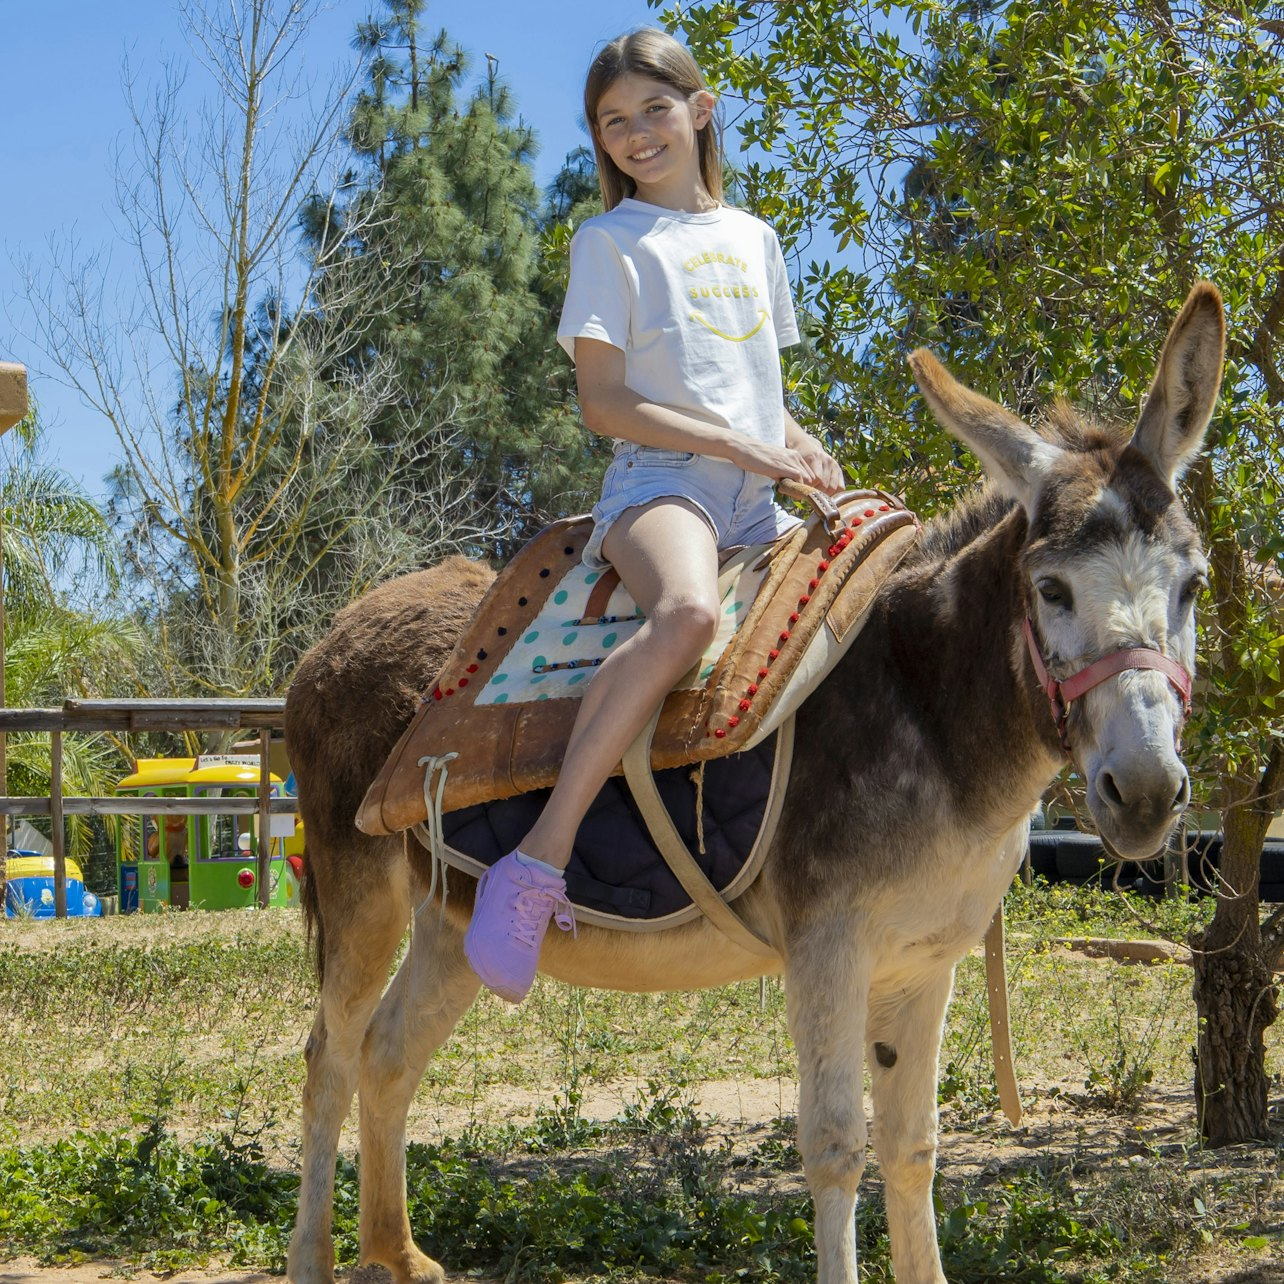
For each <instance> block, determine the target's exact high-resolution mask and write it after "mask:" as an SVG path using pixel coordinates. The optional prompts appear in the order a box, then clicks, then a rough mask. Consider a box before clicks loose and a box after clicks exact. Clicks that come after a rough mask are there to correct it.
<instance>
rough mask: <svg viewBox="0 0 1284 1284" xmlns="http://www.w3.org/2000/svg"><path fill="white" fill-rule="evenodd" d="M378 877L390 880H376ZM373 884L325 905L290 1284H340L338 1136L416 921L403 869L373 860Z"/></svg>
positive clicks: (308, 1055) (369, 876)
mask: <svg viewBox="0 0 1284 1284" xmlns="http://www.w3.org/2000/svg"><path fill="white" fill-rule="evenodd" d="M317 864H318V865H319V864H320V862H319V861H318V862H317ZM375 870H378V873H379V874H380V875H384V876H382V877H378V876H374V874H373V871H375ZM367 879H368V881H367V882H366V883H364V884H358V889H359V892H360V899H358V900H356V901H355V902H354V903H351V904H345V903H343V902H342V900H341V898H340V897H338V896H337V895H335V896H334V897H332V898H330V899H329V900H328V901H327V900H325V899H323V902H322V903H323V905H326V904H328V905H329V906H330V907H331V908H330V912H329V913H325V914H323V916H322V930H323V941H324V947H323V948H324V976H325V979H324V980H323V981H322V983H321V996H320V1001H319V1003H318V1005H317V1014H316V1018H315V1019H314V1021H313V1023H312V1032H311V1034H309V1036H308V1042H307V1047H306V1048H305V1050H304V1054H303V1055H304V1058H305V1060H306V1061H307V1067H308V1073H307V1081H306V1083H305V1084H304V1088H303V1154H302V1175H301V1179H300V1183H299V1212H298V1218H297V1220H296V1221H295V1225H294V1235H293V1237H292V1238H291V1240H290V1252H289V1258H288V1261H287V1265H286V1275H287V1277H288V1278H289V1279H290V1281H291V1284H331V1282H332V1281H333V1279H334V1239H333V1236H332V1234H331V1224H332V1212H333V1204H334V1165H335V1158H336V1156H337V1154H338V1149H339V1130H340V1128H342V1126H343V1120H344V1118H345V1116H346V1115H347V1113H348V1106H349V1105H350V1104H351V1102H352V1094H353V1092H354V1091H355V1090H356V1086H357V1073H358V1070H359V1068H360V1063H361V1043H362V1039H363V1038H364V1036H365V1032H366V1026H367V1025H368V1024H369V1023H370V1017H371V1015H372V1014H373V1012H374V1010H375V1008H376V1006H377V1005H378V1002H379V996H380V994H382V993H383V988H384V985H385V984H386V982H387V979H388V968H389V966H390V965H391V963H392V959H393V955H394V953H395V952H396V949H397V945H398V943H399V942H400V940H401V936H402V933H403V932H404V930H405V926H406V923H407V921H408V920H409V918H410V897H409V893H408V889H407V872H406V868H405V865H404V863H402V864H401V865H399V866H394V867H392V868H389V869H387V870H386V873H385V870H383V869H379V867H378V866H377V865H376V864H375V862H374V860H371V861H370V862H369V872H368V873H367ZM348 894H349V895H350V894H352V893H351V892H349V893H348Z"/></svg>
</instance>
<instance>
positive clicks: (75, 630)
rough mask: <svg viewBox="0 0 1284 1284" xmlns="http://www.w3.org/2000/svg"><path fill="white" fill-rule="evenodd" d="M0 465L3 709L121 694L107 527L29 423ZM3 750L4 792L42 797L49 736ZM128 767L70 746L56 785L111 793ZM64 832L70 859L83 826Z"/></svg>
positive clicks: (133, 663) (108, 747)
mask: <svg viewBox="0 0 1284 1284" xmlns="http://www.w3.org/2000/svg"><path fill="white" fill-rule="evenodd" d="M0 461H2V463H3V505H4V515H3V516H4V525H3V530H4V602H5V636H4V650H5V668H4V676H5V699H6V703H7V704H8V705H10V706H12V707H18V708H29V707H40V706H50V705H52V706H58V705H61V704H62V701H63V699H64V698H65V697H67V696H73V695H74V696H83V697H91V696H104V695H110V694H119V693H121V692H122V690H130V685H129V684H130V675H131V674H133V673H134V672H136V667H137V663H138V658H139V655H140V653H141V652H142V650H143V646H144V637H143V634H142V632H141V631H140V629H139V628H138V627H137V625H136V624H135V623H134V622H133V621H132V620H130V619H128V618H126V617H122V616H121V615H120V614H118V613H116V612H113V611H112V610H111V609H110V608H109V607H107V606H106V605H104V604H105V603H106V602H108V601H109V600H110V597H111V593H112V590H113V588H114V586H115V584H116V582H117V578H118V572H117V558H116V546H115V541H114V539H113V537H112V533H111V530H110V527H109V525H108V522H107V520H106V517H105V516H104V514H103V513H102V512H101V511H100V510H99V508H98V507H97V506H96V505H95V504H94V503H93V501H92V500H91V499H90V498H89V497H88V496H87V495H86V494H85V493H84V491H83V490H82V489H81V488H80V486H79V485H78V484H77V483H76V482H75V481H74V480H73V479H72V478H70V477H69V476H67V474H66V473H64V472H62V471H61V470H59V469H57V468H55V467H53V466H52V465H50V464H49V463H47V462H46V461H45V459H44V458H43V452H42V448H41V434H40V430H39V427H38V423H37V419H36V416H35V415H34V414H33V415H30V416H28V418H27V419H26V420H24V421H23V423H22V424H20V425H19V426H18V427H17V428H16V429H15V430H14V431H13V433H11V434H10V435H9V436H7V437H5V438H4V440H3V443H0ZM7 740H8V743H7V764H6V765H7V774H8V779H7V781H6V782H5V784H6V789H5V792H6V793H10V794H14V795H18V796H24V795H26V796H34V797H40V796H45V795H48V793H49V792H50V788H51V783H52V781H51V762H50V748H49V737H48V735H45V734H38V733H33V732H17V733H14V734H12V735H10V736H9V737H8V738H7ZM125 761H126V760H125V756H124V755H123V754H122V752H121V751H120V747H119V746H118V745H117V744H115V743H114V742H113V741H112V740H111V739H110V738H108V737H106V736H101V735H92V736H91V735H86V736H73V737H69V738H68V739H67V740H66V741H65V742H64V746H63V768H62V769H63V778H64V780H65V782H66V784H67V786H68V787H69V789H70V791H71V792H73V793H78V794H89V795H94V794H104V793H108V792H109V791H110V788H111V786H112V785H113V784H114V783H115V781H116V780H118V779H119V778H120V776H121V774H122V769H123V767H124V765H125ZM67 826H68V836H69V849H70V851H71V852H72V853H73V854H76V853H79V852H83V851H86V850H88V846H89V843H90V839H91V833H90V827H89V825H88V824H87V823H86V820H85V818H84V817H81V816H70V817H68V818H67ZM0 873H2V871H0ZM2 881H3V880H2V879H0V882H2Z"/></svg>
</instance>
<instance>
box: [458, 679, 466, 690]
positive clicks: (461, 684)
mask: <svg viewBox="0 0 1284 1284" xmlns="http://www.w3.org/2000/svg"><path fill="white" fill-rule="evenodd" d="M467 685H468V679H467V678H460V679H459V689H460V690H461V691H462V690H463V689H464V688H465V687H466V686H467Z"/></svg>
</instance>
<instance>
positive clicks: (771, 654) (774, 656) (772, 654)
mask: <svg viewBox="0 0 1284 1284" xmlns="http://www.w3.org/2000/svg"><path fill="white" fill-rule="evenodd" d="M767 659H768V660H779V659H780V652H779V651H768V652H767ZM762 676H763V677H766V674H765V673H764V674H763V675H762Z"/></svg>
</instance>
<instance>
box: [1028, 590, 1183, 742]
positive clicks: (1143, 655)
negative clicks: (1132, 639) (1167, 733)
mask: <svg viewBox="0 0 1284 1284" xmlns="http://www.w3.org/2000/svg"><path fill="white" fill-rule="evenodd" d="M1022 629H1023V631H1024V633H1025V643H1026V647H1027V648H1028V649H1029V652H1030V659H1031V660H1032V661H1033V663H1034V672H1035V675H1036V676H1037V677H1038V679H1039V688H1040V690H1041V691H1042V692H1043V694H1044V695H1046V696H1047V697H1048V703H1049V705H1050V706H1051V709H1052V721H1053V722H1054V723H1056V726H1057V734H1058V735H1059V736H1060V737H1061V747H1062V748H1063V749H1064V750H1065V751H1066V753H1069V752H1070V738H1069V736H1068V735H1067V733H1066V722H1067V719H1068V718H1069V717H1070V706H1071V705H1072V704H1073V703H1074V702H1075V701H1076V700H1078V699H1079V697H1080V696H1082V695H1084V694H1086V693H1087V692H1089V691H1091V690H1092V688H1093V687H1095V686H1100V685H1101V683H1103V682H1104V681H1105V680H1106V679H1107V678H1112V677H1114V675H1115V674H1116V673H1123V672H1124V671H1125V670H1127V669H1154V670H1155V671H1156V672H1158V673H1162V674H1163V675H1164V677H1166V678H1167V679H1168V681H1169V683H1170V685H1171V686H1172V688H1173V690H1174V691H1176V692H1177V695H1178V698H1179V699H1180V700H1181V716H1182V720H1183V721H1184V720H1185V719H1186V718H1188V717H1189V716H1190V674H1189V673H1187V672H1186V670H1185V669H1184V668H1183V667H1182V666H1181V665H1180V664H1178V663H1177V661H1176V660H1172V659H1170V658H1169V657H1168V656H1166V655H1164V653H1163V652H1162V651H1155V650H1152V649H1151V648H1150V647H1124V648H1122V649H1121V650H1118V651H1112V652H1111V653H1110V654H1109V655H1104V656H1102V657H1101V659H1099V660H1094V661H1093V662H1092V663H1091V664H1089V665H1088V666H1086V667H1085V668H1082V669H1080V670H1079V672H1078V673H1073V674H1071V675H1070V677H1068V678H1061V679H1057V678H1054V677H1053V676H1052V675H1051V674H1050V673H1049V672H1048V666H1047V664H1046V663H1045V662H1044V659H1043V652H1042V651H1041V650H1040V648H1039V642H1038V639H1037V638H1036V637H1035V635H1034V625H1033V624H1032V623H1031V621H1030V617H1029V616H1028V615H1027V616H1026V617H1025V620H1024V622H1023V624H1022Z"/></svg>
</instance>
